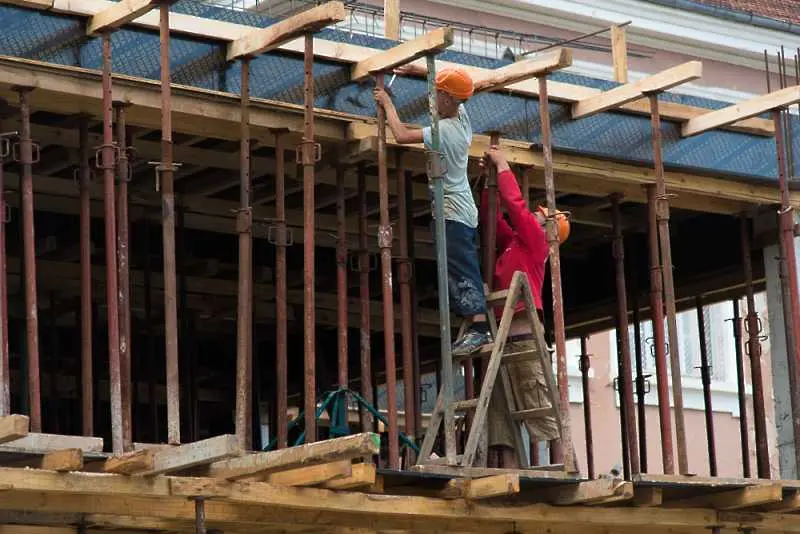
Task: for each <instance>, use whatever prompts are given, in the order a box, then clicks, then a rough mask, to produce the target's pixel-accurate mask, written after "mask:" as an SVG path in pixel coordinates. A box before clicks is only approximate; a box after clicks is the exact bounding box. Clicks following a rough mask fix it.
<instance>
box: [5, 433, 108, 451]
mask: <svg viewBox="0 0 800 534" xmlns="http://www.w3.org/2000/svg"><path fill="white" fill-rule="evenodd" d="M64 449H80V450H82V451H83V452H102V451H103V438H93V437H86V436H66V435H63V434H41V433H33V432H31V433H29V434H28V435H27V436H25V437H24V438H20V439H16V440H14V441H9V442H8V443H5V444H3V445H1V446H0V452H3V451H8V452H16V451H27V452H30V453H42V454H44V453H46V452H53V451H60V450H64Z"/></svg>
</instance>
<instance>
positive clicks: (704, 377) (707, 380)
mask: <svg viewBox="0 0 800 534" xmlns="http://www.w3.org/2000/svg"><path fill="white" fill-rule="evenodd" d="M694 369H699V370H700V380H701V381H702V382H703V385H704V386H709V385H711V365H696V366H694Z"/></svg>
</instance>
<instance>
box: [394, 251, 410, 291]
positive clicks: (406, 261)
mask: <svg viewBox="0 0 800 534" xmlns="http://www.w3.org/2000/svg"><path fill="white" fill-rule="evenodd" d="M394 260H395V261H396V262H397V264H398V266H401V267H402V266H405V269H398V270H397V279H398V281H399V282H400V283H401V284H410V283H412V282H413V281H414V262H412V261H411V259H410V258H409V257H408V256H395V257H394Z"/></svg>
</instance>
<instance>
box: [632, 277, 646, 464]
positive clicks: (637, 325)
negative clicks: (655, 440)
mask: <svg viewBox="0 0 800 534" xmlns="http://www.w3.org/2000/svg"><path fill="white" fill-rule="evenodd" d="M633 272H634V273H635V267H634V270H633ZM634 278H636V279H638V277H637V276H636V275H635V274H634ZM638 295H639V284H638V283H636V284H634V285H633V293H632V295H631V297H632V299H633V324H634V327H633V342H634V343H635V344H636V347H635V352H636V408H637V414H638V416H639V417H638V419H637V421H638V423H639V471H640V472H641V473H647V421H646V419H645V415H646V414H645V405H644V399H645V396H646V394H647V392H646V390H645V380H646V377H645V376H644V371H643V369H642V368H643V367H644V361H643V360H644V358H643V354H642V324H641V320H640V318H639V297H638Z"/></svg>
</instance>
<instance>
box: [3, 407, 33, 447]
mask: <svg viewBox="0 0 800 534" xmlns="http://www.w3.org/2000/svg"><path fill="white" fill-rule="evenodd" d="M29 429H30V420H29V419H28V416H27V415H16V414H15V415H4V416H2V417H0V443H8V442H9V441H15V440H18V439H22V438H24V437H25V436H27V435H28V430H29Z"/></svg>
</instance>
